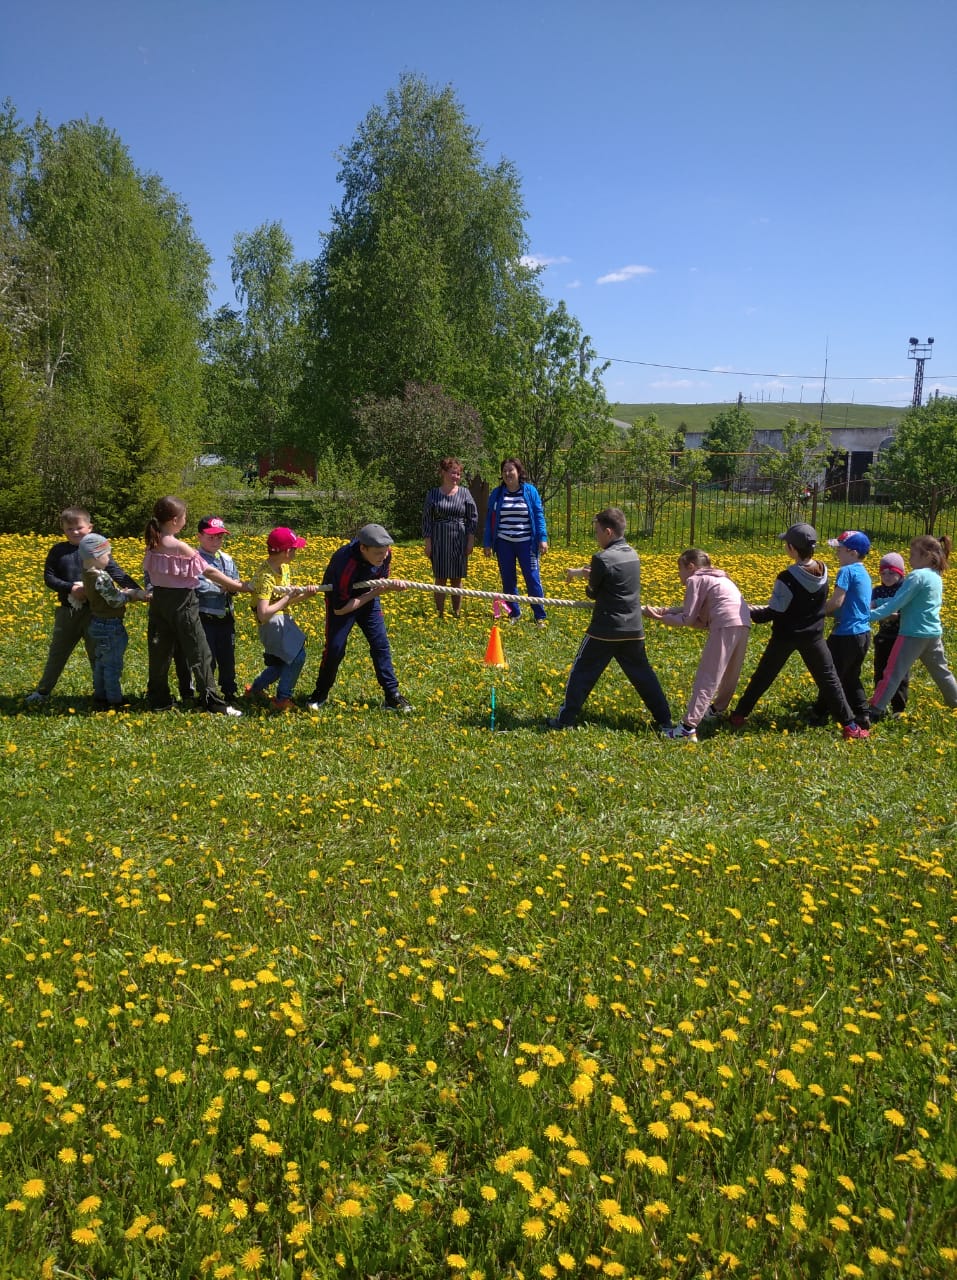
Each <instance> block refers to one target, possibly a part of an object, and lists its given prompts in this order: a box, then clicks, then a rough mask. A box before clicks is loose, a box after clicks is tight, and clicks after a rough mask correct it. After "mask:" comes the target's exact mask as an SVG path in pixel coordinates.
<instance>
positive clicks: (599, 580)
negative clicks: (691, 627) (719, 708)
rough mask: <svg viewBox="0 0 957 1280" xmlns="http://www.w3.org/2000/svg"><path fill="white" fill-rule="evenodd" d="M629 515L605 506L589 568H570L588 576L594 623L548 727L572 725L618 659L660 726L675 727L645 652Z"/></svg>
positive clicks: (575, 575) (638, 572)
mask: <svg viewBox="0 0 957 1280" xmlns="http://www.w3.org/2000/svg"><path fill="white" fill-rule="evenodd" d="M627 527H628V525H627V521H626V519H625V513H624V512H623V511H621V510H620V509H619V508H618V507H606V508H605V510H604V511H599V513H598V515H597V516H595V521H594V528H595V541H596V542H597V543H598V546H599V547H600V550H599V551H598V552H596V554H595V555H593V556H592V559H591V564H590V565H589V566H588V568H585V569H566V570H565V579H566V581H568V582H571V581H572V579H573V578H587V579H588V585H587V586H586V587H585V594H586V595H587V596H588V598H589V599H590V600H594V602H595V608H594V610H593V612H592V616H591V623H590V624H589V627H588V629H587V631H586V632H585V635H584V637H583V639H582V642H581V645H580V646H579V649H578V653H577V654H576V655H575V661H574V663H573V664H572V669H571V671H570V673H569V676H568V685H567V686H566V689H565V700H564V702H563V703H562V705H561V707H560V708H559V710H558V715H557V716H555V717H554V718H552V719H549V720H546V721H545V723H546V725H547V726H548V728H549V729H570V728H571V727H572V725H574V723H575V721H576V720H577V719H578V714H579V712H580V711H581V709H582V707H583V706H584V705H585V702H586V700H587V698H588V695H589V694H590V693H591V691H592V689H594V687H595V685H596V684H597V683H598V679H599V677H600V676H601V674H602V672H603V671H604V670H605V668H606V667H607V666H608V664H609V662H611V661H612V659H614V660H615V661H616V662H617V663H618V665H619V667H621V669H622V671H624V673H625V675H626V676H627V677H628V679H629V680H630V681H631V683H632V685H633V686H634V689H635V691H636V693H637V694H638V697H639V698H641V700H642V702H643V703H644V704H645V706H646V707H647V708H648V710H649V711H650V712H651V714H652V716H653V717H654V721H655V724H656V726H657V728H658V729H659V730H662V731H664V730H666V729H670V728H671V709H670V707H669V706H668V700H667V698H666V697H665V695H664V690H663V689H662V687H661V684H660V682H659V680H658V677H657V676H656V675H655V673H654V671H653V670H652V667H651V664H650V663H649V661H648V657H647V654H646V653H645V633H644V625H643V622H642V616H641V565H640V561H639V559H638V553H637V552H636V551H635V549H634V547H630V546H629V545H628V543H627V542H626V541H625V537H624V534H625V529H626V528H627Z"/></svg>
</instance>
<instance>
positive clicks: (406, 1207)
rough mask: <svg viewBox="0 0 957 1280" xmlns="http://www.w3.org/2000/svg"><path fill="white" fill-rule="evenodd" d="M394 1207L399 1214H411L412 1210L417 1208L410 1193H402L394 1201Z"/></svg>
mask: <svg viewBox="0 0 957 1280" xmlns="http://www.w3.org/2000/svg"><path fill="white" fill-rule="evenodd" d="M392 1206H393V1208H395V1209H397V1210H398V1211H399V1213H409V1212H410V1211H411V1210H412V1209H414V1208H415V1201H414V1200H413V1199H412V1197H411V1196H410V1195H409V1194H408V1192H406V1191H400V1192H399V1194H398V1195H397V1196H396V1197H395V1199H394V1200H393V1201H392Z"/></svg>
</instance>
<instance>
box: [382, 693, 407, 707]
mask: <svg viewBox="0 0 957 1280" xmlns="http://www.w3.org/2000/svg"><path fill="white" fill-rule="evenodd" d="M382 707H383V710H385V711H402V712H408V711H411V710H412V703H411V702H410V701H409V700H408V698H403V696H402V694H401V693H390V694H389V696H388V697H387V698H386V700H385V702H383V704H382Z"/></svg>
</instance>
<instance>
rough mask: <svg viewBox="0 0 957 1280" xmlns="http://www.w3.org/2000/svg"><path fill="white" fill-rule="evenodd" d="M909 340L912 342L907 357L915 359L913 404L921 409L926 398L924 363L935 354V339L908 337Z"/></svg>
mask: <svg viewBox="0 0 957 1280" xmlns="http://www.w3.org/2000/svg"><path fill="white" fill-rule="evenodd" d="M907 341H908V342H909V344H910V346H909V347H908V351H907V358H908V360H913V361H914V398H913V400H911V405H912V406H913V407H914V408H915V409H919V408H920V406H921V403H922V402H923V399H924V364H925V363H926V362H927V361H928V360H929V359H930V358H931V356H932V355H933V354H934V339H933V338H928V339H927V341H926V343H923V342H921V341H920V339H919V338H908V339H907Z"/></svg>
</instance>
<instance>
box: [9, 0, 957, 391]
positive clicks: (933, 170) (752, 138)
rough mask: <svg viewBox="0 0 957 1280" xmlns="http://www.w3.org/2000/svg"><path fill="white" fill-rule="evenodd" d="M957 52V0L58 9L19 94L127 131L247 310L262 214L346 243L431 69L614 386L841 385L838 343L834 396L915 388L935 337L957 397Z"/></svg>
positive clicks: (519, 0) (936, 361) (41, 13)
mask: <svg viewBox="0 0 957 1280" xmlns="http://www.w3.org/2000/svg"><path fill="white" fill-rule="evenodd" d="M955 48H957V5H954V4H953V3H952V2H951V0H924V3H922V4H920V5H916V6H914V5H903V4H900V3H899V2H897V3H889V2H888V0H860V2H858V0H803V2H802V3H801V4H797V3H794V2H792V3H782V2H780V0H723V2H722V3H715V0H700V2H698V0H670V3H660V2H652V0H631V2H630V3H627V2H623V0H622V2H620V0H591V2H590V3H586V2H584V0H547V2H546V0H510V2H508V3H504V2H503V0H484V2H483V3H482V4H474V3H468V4H467V3H462V2H460V0H445V2H444V3H443V2H441V0H391V2H390V3H373V0H350V3H345V2H344V0H340V2H339V3H327V2H325V0H314V2H313V3H307V2H305V0H301V2H295V0H273V2H272V3H268V4H267V3H262V2H259V3H250V2H248V0H229V2H228V3H227V2H225V0H193V2H192V3H183V2H181V0H149V2H147V0H124V2H123V3H118V2H114V0H86V2H85V3H80V4H78V3H76V0H71V2H70V3H67V2H65V0H31V3H30V4H29V5H26V4H21V5H17V6H15V7H14V6H7V13H6V15H5V17H4V33H3V38H2V48H0V93H3V94H4V95H9V96H10V97H11V98H12V100H13V102H14V104H15V105H16V107H17V109H18V111H19V113H20V115H21V117H22V118H23V119H30V118H32V117H33V116H34V115H35V114H37V113H39V114H41V115H43V116H44V117H45V118H46V119H47V120H48V121H49V122H50V123H52V124H60V123H62V122H63V121H65V120H69V119H74V118H78V117H83V116H88V117H90V118H91V119H99V118H102V119H103V120H104V121H105V122H106V123H107V124H108V125H110V126H111V127H112V128H113V129H115V130H116V132H117V133H118V134H119V135H120V137H121V138H122V139H123V141H124V142H125V143H126V145H127V146H128V148H129V149H130V151H131V153H132V155H133V158H134V161H135V163H136V164H137V166H138V167H139V168H140V169H142V170H147V171H152V172H155V173H158V174H159V175H160V177H161V178H162V180H163V181H164V182H165V184H166V185H167V186H168V187H170V188H171V189H172V190H174V191H176V192H177V193H178V194H179V195H180V196H181V197H182V199H183V200H184V201H185V202H186V204H187V206H188V207H189V209H190V212H191V214H192V217H193V220H194V224H195V227H196V230H197V233H198V234H199V236H200V238H201V239H202V240H203V241H204V243H205V244H206V245H207V247H208V249H209V250H210V252H211V254H212V255H213V258H214V265H213V278H214V284H215V288H216V291H217V292H216V296H215V299H214V301H215V302H217V303H218V302H224V301H232V288H231V284H230V278H229V253H230V249H231V244H232V238H233V235H234V233H235V232H237V231H250V230H252V229H253V228H254V227H256V226H257V225H258V224H259V223H261V222H263V221H265V220H267V219H277V220H279V221H281V222H282V223H283V225H284V226H285V227H286V229H287V231H288V232H289V233H290V234H291V236H292V237H293V240H294V243H295V245H296V250H297V253H298V254H299V256H301V257H303V258H311V257H314V256H315V255H316V252H317V250H318V244H319V235H320V232H322V231H323V230H324V229H326V228H327V227H328V225H329V210H330V208H331V207H332V206H333V205H335V204H337V203H338V201H339V199H340V194H341V193H340V189H339V187H338V184H337V181H336V174H337V171H338V164H337V161H336V158H335V153H336V151H337V150H338V149H339V148H341V147H343V146H345V145H346V144H347V143H348V142H349V141H350V139H351V138H352V137H353V134H354V132H355V129H356V127H357V125H358V123H359V122H360V121H361V119H362V118H363V117H364V116H365V114H366V112H367V111H368V110H369V108H370V107H371V106H372V105H373V104H375V103H381V102H382V101H383V100H384V98H385V95H386V93H387V91H388V90H389V89H390V88H393V87H395V85H396V84H397V82H398V79H399V76H400V75H401V74H402V72H404V71H408V72H415V73H418V74H421V75H423V76H425V77H426V78H427V79H428V80H429V81H430V82H432V83H433V84H435V85H438V86H444V85H446V84H451V85H452V86H453V88H454V89H455V91H456V94H457V95H458V98H459V100H460V102H461V103H462V105H463V107H464V109H465V112H466V114H467V116H468V118H469V120H470V122H471V123H472V124H473V125H474V126H476V128H477V129H478V130H479V132H480V134H481V137H482V139H483V140H484V142H485V147H486V158H487V159H488V160H489V161H490V162H495V161H497V160H498V159H499V158H500V157H502V156H505V157H507V158H508V159H510V160H511V161H512V162H513V163H514V164H515V165H516V167H517V169H518V172H519V174H520V175H521V179H522V188H523V193H524V198H525V203H526V207H527V211H528V217H527V222H526V226H527V229H528V233H529V241H530V250H531V253H532V254H533V255H535V256H536V257H537V258H538V259H539V260H540V261H542V262H543V263H546V264H547V266H546V267H545V270H544V272H543V276H542V283H543V287H544V289H545V292H546V293H547V294H548V295H549V296H550V297H552V298H553V299H555V300H557V299H559V298H563V299H564V300H565V301H566V303H567V305H568V306H569V308H570V309H571V310H572V311H573V312H574V314H575V315H577V316H578V318H579V319H580V321H581V322H582V325H583V327H584V329H585V331H586V333H588V334H589V335H590V336H591V338H592V340H593V342H594V345H595V347H596V349H597V350H598V351H599V353H600V354H601V355H602V356H605V357H609V358H613V363H612V365H611V367H610V368H609V370H608V372H607V374H606V377H605V383H606V388H607V392H608V395H609V398H610V399H612V400H621V401H626V402H634V401H641V402H646V401H655V400H662V401H680V402H687V403H692V402H696V401H698V402H700V401H715V400H731V399H734V398H735V397H736V396H737V394H738V393H739V392H742V393H743V394H744V395H745V397H761V396H763V397H765V398H771V399H775V400H779V399H781V398H782V397H783V398H785V399H788V400H791V399H794V400H797V399H799V398H803V400H804V401H805V402H813V403H818V402H819V401H820V398H821V394H822V381H821V380H822V375H823V373H824V369H825V360H826V361H827V374H828V379H827V385H826V388H825V394H826V396H827V398H828V399H829V400H834V401H838V400H841V401H843V400H850V399H852V398H853V399H854V400H855V401H856V402H857V403H881V404H895V405H901V404H904V405H906V404H907V403H909V401H910V396H911V391H912V383H913V372H914V366H913V362H912V361H910V360H908V358H907V352H908V339H909V338H910V337H912V336H913V337H918V338H920V339H921V341H923V340H924V339H925V338H927V337H934V339H935V345H934V355H933V358H932V360H931V361H930V363H929V364H928V365H927V366H926V370H925V378H924V389H925V393H927V392H931V391H933V389H934V388H935V387H940V390H941V392H942V393H949V394H957V309H955V306H954V298H955V292H957V290H955V285H957V236H955V221H957V220H955V210H957V166H955V164H954V144H953V138H954V132H955V125H957V77H955V76H954V73H953V51H954V49H955ZM659 366H661V367H659ZM663 366H685V367H684V368H682V367H670V368H669V367H663ZM728 370H730V371H732V372H722V371H728ZM782 374H787V375H791V376H789V377H788V378H782V377H780V376H774V375H782Z"/></svg>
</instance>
